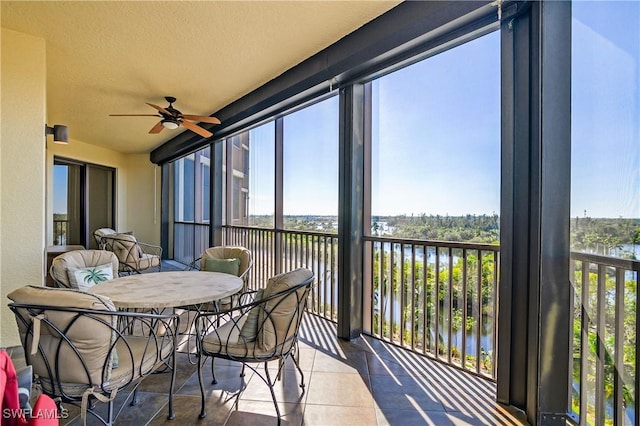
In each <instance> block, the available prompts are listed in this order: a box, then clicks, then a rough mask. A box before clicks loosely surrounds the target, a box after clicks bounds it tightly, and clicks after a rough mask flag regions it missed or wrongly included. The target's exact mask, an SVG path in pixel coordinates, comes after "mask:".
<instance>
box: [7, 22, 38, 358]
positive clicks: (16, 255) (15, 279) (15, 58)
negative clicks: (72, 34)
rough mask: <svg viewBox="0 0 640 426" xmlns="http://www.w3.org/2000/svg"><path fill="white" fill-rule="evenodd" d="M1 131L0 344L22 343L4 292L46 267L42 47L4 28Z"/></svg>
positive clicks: (29, 280) (35, 40) (31, 279)
mask: <svg viewBox="0 0 640 426" xmlns="http://www.w3.org/2000/svg"><path fill="white" fill-rule="evenodd" d="M1 45H2V50H1V54H2V58H1V61H2V64H1V83H2V84H1V96H0V97H1V110H0V116H1V120H0V123H1V126H2V128H1V132H0V135H1V136H0V138H1V140H0V288H1V294H2V297H1V300H0V313H1V315H0V321H1V322H0V330H1V333H0V345H1V346H14V345H18V344H19V343H20V339H19V337H18V332H17V327H16V323H15V319H14V317H13V314H12V312H11V311H10V310H9V308H7V303H8V299H7V294H8V293H9V292H11V290H13V289H15V288H18V287H21V286H24V285H27V284H34V285H42V282H43V275H44V269H45V252H44V248H45V134H44V127H45V122H46V49H45V42H44V40H43V39H40V38H37V37H33V36H30V35H26V34H22V33H18V32H15V31H11V30H7V29H4V28H3V29H2V34H1Z"/></svg>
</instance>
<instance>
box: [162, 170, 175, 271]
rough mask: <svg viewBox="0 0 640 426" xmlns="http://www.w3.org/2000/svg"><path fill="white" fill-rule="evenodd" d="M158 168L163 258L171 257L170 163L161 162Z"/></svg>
mask: <svg viewBox="0 0 640 426" xmlns="http://www.w3.org/2000/svg"><path fill="white" fill-rule="evenodd" d="M161 167H162V168H161V169H160V180H161V182H162V183H161V187H160V188H161V190H160V246H161V247H162V255H163V256H162V257H163V259H172V258H173V247H170V246H169V245H170V242H171V241H172V240H173V232H172V231H173V230H172V229H171V225H170V224H171V223H172V222H173V220H172V210H171V205H172V203H171V197H172V196H171V193H172V192H173V191H172V188H173V185H172V184H171V181H172V179H171V175H172V173H171V164H170V163H163V164H162V166H161Z"/></svg>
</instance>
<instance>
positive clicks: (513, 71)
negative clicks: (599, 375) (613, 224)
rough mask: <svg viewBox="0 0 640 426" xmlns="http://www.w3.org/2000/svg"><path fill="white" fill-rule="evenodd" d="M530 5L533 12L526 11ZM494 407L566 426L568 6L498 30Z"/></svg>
mask: <svg viewBox="0 0 640 426" xmlns="http://www.w3.org/2000/svg"><path fill="white" fill-rule="evenodd" d="M529 6H530V7H529ZM502 60H503V63H502V78H503V80H502V84H503V93H502V166H501V167H502V190H501V224H500V234H501V235H500V245H501V250H500V252H501V263H500V268H501V269H500V294H499V300H500V319H499V321H500V322H499V325H498V329H499V336H498V338H499V341H498V350H499V354H498V363H499V364H498V375H497V398H498V401H499V402H501V403H505V404H509V405H512V406H515V407H517V408H520V409H522V410H523V411H525V412H526V414H527V420H528V421H529V422H530V423H531V424H540V425H549V426H551V425H554V426H555V425H564V424H566V421H567V415H566V413H567V408H568V398H569V378H570V363H569V357H570V351H569V345H570V339H571V336H570V330H569V328H570V327H569V325H570V321H569V320H570V315H571V284H570V282H569V217H570V205H569V200H570V171H571V133H570V131H571V93H570V88H571V5H570V3H569V2H553V1H547V2H533V3H531V4H530V5H527V8H526V9H525V13H523V14H522V15H519V16H515V17H514V18H513V19H508V20H505V21H504V22H503V24H502Z"/></svg>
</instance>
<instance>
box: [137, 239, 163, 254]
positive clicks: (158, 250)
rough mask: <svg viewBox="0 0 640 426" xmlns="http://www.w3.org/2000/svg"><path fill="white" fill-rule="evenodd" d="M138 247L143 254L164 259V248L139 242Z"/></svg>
mask: <svg viewBox="0 0 640 426" xmlns="http://www.w3.org/2000/svg"><path fill="white" fill-rule="evenodd" d="M138 245H139V246H140V249H141V250H142V252H143V253H145V254H152V255H155V256H158V257H162V247H160V246H155V245H153V244H146V243H141V242H140V241H138Z"/></svg>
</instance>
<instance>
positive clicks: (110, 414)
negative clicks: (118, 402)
mask: <svg viewBox="0 0 640 426" xmlns="http://www.w3.org/2000/svg"><path fill="white" fill-rule="evenodd" d="M112 424H113V400H112V399H111V400H109V402H108V403H107V425H109V426H111V425H112Z"/></svg>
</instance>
